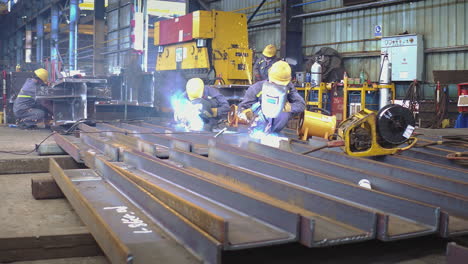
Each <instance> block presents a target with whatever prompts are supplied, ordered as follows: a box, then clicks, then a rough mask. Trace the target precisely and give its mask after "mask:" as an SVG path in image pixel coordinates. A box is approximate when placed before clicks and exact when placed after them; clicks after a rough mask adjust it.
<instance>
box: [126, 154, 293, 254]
mask: <svg viewBox="0 0 468 264" xmlns="http://www.w3.org/2000/svg"><path fill="white" fill-rule="evenodd" d="M123 157H124V158H123V161H124V162H125V164H127V165H130V166H133V167H135V168H136V169H138V170H141V171H145V172H146V173H150V172H151V173H153V174H154V175H155V176H157V177H160V178H162V179H165V180H166V181H169V182H172V183H174V184H177V185H180V186H183V187H184V188H187V189H189V190H191V191H193V192H195V193H197V194H199V195H202V196H204V197H207V198H209V199H213V200H214V201H217V202H218V203H221V204H223V205H225V206H227V207H229V208H232V209H234V210H237V211H240V212H242V213H244V214H246V215H249V216H251V217H253V218H256V219H259V220H260V221H263V222H266V223H268V224H270V225H272V226H274V227H276V228H277V229H278V230H282V232H286V233H287V234H289V235H288V237H286V238H283V239H280V240H278V241H257V242H256V243H249V244H247V245H238V246H236V245H232V247H233V248H238V249H240V248H245V247H246V246H247V247H254V246H260V245H263V246H264V245H272V244H278V243H285V242H288V241H289V242H291V241H293V240H297V239H298V232H299V222H300V217H299V215H298V214H297V213H295V212H293V211H291V210H289V209H287V208H280V207H278V205H276V204H272V203H271V202H270V201H269V200H268V199H262V197H256V196H252V195H249V194H248V193H245V190H243V189H242V188H233V186H232V185H230V184H228V183H227V182H225V183H224V184H220V183H216V182H213V181H211V180H207V179H205V178H204V177H202V176H200V175H197V173H195V172H191V171H188V170H184V169H182V168H180V167H178V166H177V165H175V164H171V163H168V162H164V161H162V160H159V159H157V158H152V157H151V156H148V155H145V154H143V153H133V152H124V155H123ZM148 179H149V180H152V179H151V178H148Z"/></svg>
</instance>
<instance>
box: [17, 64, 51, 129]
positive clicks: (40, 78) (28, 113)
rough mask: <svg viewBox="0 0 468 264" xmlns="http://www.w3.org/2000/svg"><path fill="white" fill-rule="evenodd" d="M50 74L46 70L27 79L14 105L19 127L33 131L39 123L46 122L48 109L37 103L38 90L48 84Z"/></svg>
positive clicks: (38, 71) (39, 71)
mask: <svg viewBox="0 0 468 264" xmlns="http://www.w3.org/2000/svg"><path fill="white" fill-rule="evenodd" d="M48 76H49V73H48V72H47V70H45V69H42V68H40V69H37V70H35V71H34V77H33V78H28V79H26V82H25V83H24V85H23V87H22V88H21V90H20V92H19V94H18V96H17V97H16V99H15V102H14V104H13V113H14V115H15V117H16V119H17V122H18V127H19V128H22V129H33V128H36V127H37V123H38V122H40V121H43V120H44V117H45V115H46V111H47V110H46V108H45V107H44V106H42V105H41V104H39V103H37V102H36V90H37V89H38V88H39V87H40V86H41V85H44V84H46V83H47V81H48Z"/></svg>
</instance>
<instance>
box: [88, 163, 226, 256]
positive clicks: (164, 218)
mask: <svg viewBox="0 0 468 264" xmlns="http://www.w3.org/2000/svg"><path fill="white" fill-rule="evenodd" d="M96 169H97V171H98V172H99V174H101V175H102V177H103V178H104V179H106V180H107V181H108V182H110V183H112V184H113V185H114V186H116V187H117V188H118V189H119V190H120V191H121V192H123V193H124V194H125V195H126V196H128V197H129V198H130V199H131V200H132V201H134V202H135V203H136V204H137V205H138V207H140V208H142V209H143V210H144V212H145V213H147V214H148V215H150V216H151V217H152V218H153V219H155V220H156V221H157V222H158V223H159V225H161V226H162V227H163V228H164V229H165V230H167V231H168V232H169V233H171V234H172V235H173V236H175V237H176V240H178V241H180V242H182V244H183V245H184V246H185V247H188V248H189V249H190V250H191V251H192V252H194V253H195V254H196V255H197V256H198V257H200V258H201V259H203V260H204V261H206V262H208V263H220V262H221V242H220V241H218V240H216V239H215V238H214V237H213V236H211V235H210V234H208V233H207V232H205V231H204V230H202V229H201V228H199V227H197V226H196V225H194V224H193V223H192V222H190V221H189V220H188V219H187V218H185V217H184V216H182V215H181V214H179V213H178V212H177V211H175V210H174V209H172V207H170V206H168V205H167V204H166V203H164V202H163V201H161V200H160V199H159V198H157V197H155V196H154V195H151V194H150V193H148V192H147V191H146V190H145V189H144V188H142V187H141V186H139V185H138V184H136V183H135V182H132V181H131V180H130V179H129V178H128V177H127V176H125V175H124V174H122V173H121V172H119V171H118V170H116V169H115V168H114V167H113V166H112V165H111V163H109V162H108V161H106V160H105V159H103V158H99V157H97V160H96ZM127 175H128V174H127ZM153 190H154V189H153ZM159 194H160V196H159V197H161V196H162V194H161V193H159ZM165 198H166V199H165V200H166V202H169V201H170V200H169V199H170V198H169V197H168V196H166V197H165ZM172 198H173V197H172ZM171 202H176V201H174V200H171ZM179 209H180V208H179ZM192 209H193V207H192ZM199 213H200V211H199ZM199 215H201V214H199ZM204 216H207V214H206V212H205V214H204ZM204 219H205V220H208V218H204ZM208 222H209V223H213V224H214V226H212V227H211V228H209V229H208V230H209V231H211V233H212V234H215V235H216V236H217V237H218V238H220V239H224V237H225V232H226V231H227V230H226V229H227V225H226V223H225V221H224V220H223V219H222V218H220V217H217V216H214V215H210V218H209V220H208ZM141 253H143V252H141ZM134 254H135V253H134ZM144 254H151V252H150V251H149V250H145V252H144ZM135 257H137V256H135ZM144 263H150V262H144Z"/></svg>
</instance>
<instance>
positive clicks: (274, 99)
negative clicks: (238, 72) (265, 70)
mask: <svg viewBox="0 0 468 264" xmlns="http://www.w3.org/2000/svg"><path fill="white" fill-rule="evenodd" d="M286 89H287V87H286V86H284V85H278V84H276V83H272V82H264V83H263V85H262V101H261V102H262V103H261V107H262V109H261V110H262V112H263V115H265V117H267V118H277V117H278V116H279V114H280V113H281V111H282V110H283V108H284V105H285V103H286V95H287V90H286Z"/></svg>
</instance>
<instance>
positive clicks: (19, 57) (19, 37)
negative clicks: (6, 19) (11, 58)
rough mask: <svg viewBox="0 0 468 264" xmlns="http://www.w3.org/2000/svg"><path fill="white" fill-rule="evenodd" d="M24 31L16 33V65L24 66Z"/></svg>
mask: <svg viewBox="0 0 468 264" xmlns="http://www.w3.org/2000/svg"><path fill="white" fill-rule="evenodd" d="M23 34H24V33H23V31H21V30H18V31H16V65H21V64H23V61H24V60H23Z"/></svg>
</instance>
